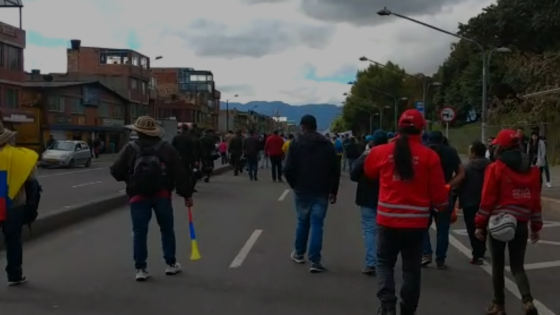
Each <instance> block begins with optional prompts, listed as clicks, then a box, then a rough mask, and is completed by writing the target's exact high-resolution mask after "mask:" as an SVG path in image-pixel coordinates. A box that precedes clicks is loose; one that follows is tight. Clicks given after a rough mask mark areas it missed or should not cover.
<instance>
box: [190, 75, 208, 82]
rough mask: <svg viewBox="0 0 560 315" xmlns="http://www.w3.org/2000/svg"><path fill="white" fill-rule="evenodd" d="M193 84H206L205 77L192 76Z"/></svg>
mask: <svg viewBox="0 0 560 315" xmlns="http://www.w3.org/2000/svg"><path fill="white" fill-rule="evenodd" d="M190 80H191V82H206V76H205V75H191V76H190Z"/></svg>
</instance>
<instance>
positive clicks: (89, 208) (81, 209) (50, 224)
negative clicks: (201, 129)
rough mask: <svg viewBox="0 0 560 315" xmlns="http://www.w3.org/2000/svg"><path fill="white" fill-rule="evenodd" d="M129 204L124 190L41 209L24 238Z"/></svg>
mask: <svg viewBox="0 0 560 315" xmlns="http://www.w3.org/2000/svg"><path fill="white" fill-rule="evenodd" d="M232 169H233V168H232V167H231V166H230V165H227V166H225V167H219V168H216V169H215V170H214V172H213V175H214V176H216V175H221V174H224V173H225V172H227V171H230V170H232ZM127 204H128V197H127V196H126V194H124V192H118V193H113V194H111V195H108V196H103V197H100V198H97V199H93V200H89V201H87V202H84V203H81V204H76V205H70V206H65V207H63V208H61V209H58V210H52V211H48V212H47V213H41V209H39V217H38V218H37V220H36V221H35V222H34V223H33V224H32V226H31V229H28V228H27V227H24V229H23V238H24V240H25V241H29V240H32V239H35V238H38V237H40V236H44V235H46V234H49V233H52V232H56V231H58V230H61V229H63V228H66V227H68V226H71V225H74V224H76V223H80V222H82V221H86V220H88V219H91V218H94V217H97V216H100V215H103V214H106V213H108V212H111V211H114V210H117V209H122V208H123V207H125V206H126V205H127ZM3 248H4V238H3V236H2V235H1V234H0V249H3Z"/></svg>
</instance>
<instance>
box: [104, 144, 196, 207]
mask: <svg viewBox="0 0 560 315" xmlns="http://www.w3.org/2000/svg"><path fill="white" fill-rule="evenodd" d="M159 141H161V138H159V137H140V138H139V139H138V140H135V142H137V143H138V144H139V145H140V146H141V147H145V146H155V145H156V144H157V143H158V142H159ZM136 155H137V154H136V150H135V149H134V147H133V146H132V141H131V142H129V143H127V144H126V145H125V146H124V148H122V149H121V151H120V152H119V154H118V155H117V158H116V159H115V162H114V163H113V166H111V168H110V170H111V175H112V176H113V178H115V179H116V180H117V181H119V182H121V181H123V182H125V183H126V194H127V195H129V196H130V197H133V196H135V195H136V194H135V192H134V191H131V189H130V186H129V181H130V176H131V175H132V172H133V171H134V162H135V160H136V157H137V156H136ZM158 155H159V157H160V159H161V161H162V162H163V163H164V164H165V165H166V168H167V169H168V170H169V171H168V172H167V175H166V178H165V183H164V185H165V189H167V190H168V191H169V192H172V191H173V190H174V189H177V194H179V195H180V196H183V197H192V193H193V185H192V182H191V180H190V178H191V176H187V175H188V174H187V171H186V169H185V166H184V164H183V161H182V160H181V156H180V155H179V152H177V150H176V149H175V148H174V147H173V146H172V145H171V144H169V143H168V142H164V143H163V144H162V145H161V148H160V149H159V152H158Z"/></svg>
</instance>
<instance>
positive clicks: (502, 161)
mask: <svg viewBox="0 0 560 315" xmlns="http://www.w3.org/2000/svg"><path fill="white" fill-rule="evenodd" d="M521 143H522V139H521V138H520V135H519V134H518V133H517V132H516V131H515V130H513V129H505V130H502V131H500V133H498V135H497V136H496V139H494V141H493V144H494V145H495V146H496V149H495V152H494V155H495V157H496V161H495V162H494V163H492V164H490V165H489V166H488V167H487V168H486V172H485V176H484V186H483V188H482V197H481V202H480V209H479V210H478V212H477V214H476V218H475V224H476V231H475V235H476V237H477V238H478V239H479V240H480V241H485V240H486V238H489V244H490V253H491V254H492V285H493V288H494V297H493V299H492V305H491V306H490V307H488V308H487V309H486V314H488V315H505V314H506V310H505V280H504V279H505V278H504V277H505V276H504V269H505V263H506V259H505V251H506V247H507V249H508V253H509V267H510V269H511V274H512V275H513V278H514V279H515V283H516V284H517V288H518V289H519V293H520V295H521V300H522V303H523V311H524V313H525V314H526V315H537V314H538V312H537V309H536V307H535V305H534V304H533V296H532V294H531V287H530V285H529V280H528V278H527V273H526V272H525V267H524V265H525V253H526V250H527V239H530V241H531V243H533V244H534V243H536V242H537V241H539V239H540V231H541V229H542V226H543V221H542V214H541V213H542V208H541V183H540V170H539V168H538V166H536V165H532V163H531V162H532V161H531V158H530V157H529V155H527V154H526V153H525V151H522V146H521V145H520V144H521Z"/></svg>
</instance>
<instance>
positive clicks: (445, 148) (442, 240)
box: [422, 131, 465, 270]
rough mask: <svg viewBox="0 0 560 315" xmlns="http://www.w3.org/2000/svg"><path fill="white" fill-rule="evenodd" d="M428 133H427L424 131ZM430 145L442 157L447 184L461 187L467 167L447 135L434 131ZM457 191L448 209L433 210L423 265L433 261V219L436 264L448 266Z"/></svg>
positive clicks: (427, 233) (429, 138) (442, 266)
mask: <svg viewBox="0 0 560 315" xmlns="http://www.w3.org/2000/svg"><path fill="white" fill-rule="evenodd" d="M424 134H426V133H424ZM428 142H429V147H430V148H431V149H432V150H434V151H435V152H436V153H437V154H438V156H439V159H440V162H441V167H442V169H443V178H444V180H445V182H446V183H447V185H449V187H450V188H452V189H453V190H454V189H456V188H457V187H459V185H460V184H461V182H462V181H463V179H464V178H465V168H464V167H463V163H462V162H461V158H460V157H459V154H458V153H457V150H455V149H454V148H452V147H450V146H449V145H448V144H445V137H444V136H443V133H441V131H432V132H430V133H429V134H428ZM456 199H457V198H456V195H455V191H451V192H450V194H449V209H448V211H442V212H438V211H432V212H431V217H430V222H429V224H428V228H427V229H426V233H425V235H424V252H423V257H422V266H428V265H429V264H431V263H432V254H433V251H432V243H431V241H430V225H431V224H432V220H435V222H436V228H437V230H436V266H437V268H438V269H440V270H443V269H446V268H447V263H446V259H447V250H448V248H449V230H450V228H451V214H452V213H453V208H454V205H455V200H456Z"/></svg>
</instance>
